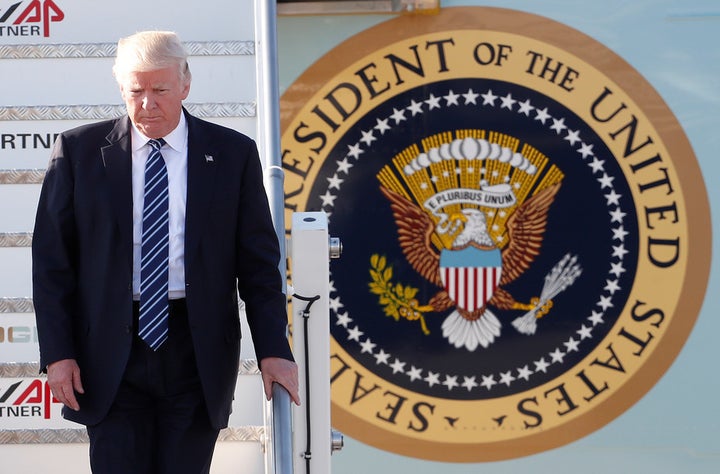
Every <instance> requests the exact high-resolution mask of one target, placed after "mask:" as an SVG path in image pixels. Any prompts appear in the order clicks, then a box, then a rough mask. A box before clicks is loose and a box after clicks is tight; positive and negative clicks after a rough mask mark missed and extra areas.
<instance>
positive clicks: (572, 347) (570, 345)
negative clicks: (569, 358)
mask: <svg viewBox="0 0 720 474" xmlns="http://www.w3.org/2000/svg"><path fill="white" fill-rule="evenodd" d="M579 344H580V343H579V342H578V341H576V340H575V338H573V337H571V338H570V339H568V340H567V342H563V345H564V346H565V347H566V348H567V352H568V353H570V352H577V350H578V345H579Z"/></svg>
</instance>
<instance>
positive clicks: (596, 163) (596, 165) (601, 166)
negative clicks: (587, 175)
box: [588, 156, 605, 173]
mask: <svg viewBox="0 0 720 474" xmlns="http://www.w3.org/2000/svg"><path fill="white" fill-rule="evenodd" d="M588 166H589V167H590V168H592V170H593V173H597V172H598V171H605V160H598V158H597V157H596V156H593V160H592V162H591V163H588Z"/></svg>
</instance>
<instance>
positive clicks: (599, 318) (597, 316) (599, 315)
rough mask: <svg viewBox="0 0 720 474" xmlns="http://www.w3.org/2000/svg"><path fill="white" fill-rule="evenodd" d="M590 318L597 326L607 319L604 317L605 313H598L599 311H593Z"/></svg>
mask: <svg viewBox="0 0 720 474" xmlns="http://www.w3.org/2000/svg"><path fill="white" fill-rule="evenodd" d="M588 319H589V320H590V322H591V323H593V326H597V325H598V324H602V323H604V322H605V320H604V319H603V314H602V313H598V312H597V311H593V312H592V313H590V316H588Z"/></svg>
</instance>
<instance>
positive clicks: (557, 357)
mask: <svg viewBox="0 0 720 474" xmlns="http://www.w3.org/2000/svg"><path fill="white" fill-rule="evenodd" d="M550 357H551V358H552V361H553V363H555V362H560V363H562V361H563V359H564V358H565V353H564V352H563V351H561V350H560V348H559V347H556V348H555V350H554V351H553V352H551V353H550Z"/></svg>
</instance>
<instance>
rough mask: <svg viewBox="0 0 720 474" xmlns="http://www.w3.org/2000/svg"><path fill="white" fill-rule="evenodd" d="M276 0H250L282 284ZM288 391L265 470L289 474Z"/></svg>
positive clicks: (276, 408)
mask: <svg viewBox="0 0 720 474" xmlns="http://www.w3.org/2000/svg"><path fill="white" fill-rule="evenodd" d="M276 19H277V7H276V5H275V0H256V1H255V64H256V76H257V102H258V117H257V143H258V148H259V151H260V156H261V157H263V158H264V161H265V163H264V165H265V166H264V169H265V188H266V192H267V195H268V201H269V204H270V212H271V214H272V218H273V225H274V227H275V233H276V235H277V237H278V241H279V243H280V263H279V270H280V274H281V276H282V287H283V291H285V289H286V287H287V281H286V273H287V259H286V254H287V252H286V248H285V247H286V245H285V243H286V239H285V210H284V190H283V186H284V179H285V174H284V172H283V170H282V166H281V157H280V92H279V80H278V64H277V26H276V25H277V21H276ZM290 406H291V400H290V395H289V394H288V393H287V391H286V390H285V389H284V388H282V387H280V386H279V385H276V386H274V387H273V399H272V401H271V402H270V403H267V404H266V406H265V430H266V434H265V473H266V474H292V472H293V471H292V469H293V463H292V417H291V414H292V409H291V408H290Z"/></svg>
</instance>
